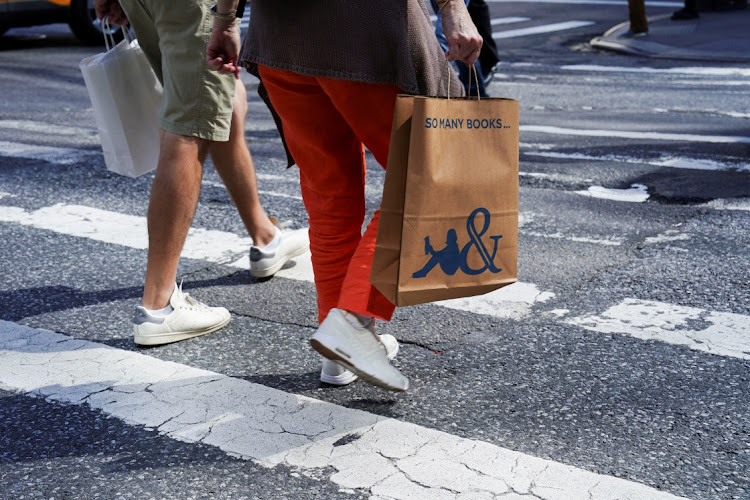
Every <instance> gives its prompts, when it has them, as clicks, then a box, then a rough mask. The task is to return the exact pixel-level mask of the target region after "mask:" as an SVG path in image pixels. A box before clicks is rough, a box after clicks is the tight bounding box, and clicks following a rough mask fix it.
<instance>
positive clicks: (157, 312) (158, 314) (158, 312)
mask: <svg viewBox="0 0 750 500" xmlns="http://www.w3.org/2000/svg"><path fill="white" fill-rule="evenodd" d="M144 309H146V308H145V307H144ZM172 311H174V307H172V306H171V305H167V307H165V308H163V309H146V312H147V313H148V314H149V316H153V317H154V318H166V317H167V316H169V315H170V314H172Z"/></svg>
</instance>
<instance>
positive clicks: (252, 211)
mask: <svg viewBox="0 0 750 500" xmlns="http://www.w3.org/2000/svg"><path fill="white" fill-rule="evenodd" d="M246 117H247V92H246V91H245V86H244V84H243V83H242V81H241V80H239V79H236V80H235V92H234V100H233V102H232V123H231V128H230V131H229V140H228V141H227V142H213V143H211V146H210V148H209V154H210V156H211V161H212V162H213V165H214V167H215V168H216V171H217V172H218V174H219V176H220V177H221V180H222V181H223V182H224V184H225V185H226V187H227V191H228V192H229V195H230V196H231V197H232V201H234V204H235V206H236V207H237V210H238V211H239V213H240V217H241V218H242V221H243V222H244V223H245V227H247V231H248V233H249V234H250V237H251V238H252V239H253V247H255V249H254V250H253V249H251V260H250V272H251V274H252V275H253V276H256V277H268V276H271V275H273V274H274V273H275V272H276V271H278V270H279V269H281V267H282V266H283V265H284V264H285V263H286V262H287V261H288V260H289V259H291V258H293V257H297V256H298V255H301V254H303V253H305V252H306V251H307V249H308V247H309V243H308V239H307V231H306V230H304V229H300V230H297V231H282V230H281V229H280V228H279V227H277V226H276V225H274V223H273V222H272V221H271V219H270V218H269V217H268V215H267V214H266V211H265V210H264V209H263V205H262V204H261V202H260V196H259V194H258V182H257V178H256V175H255V165H254V163H253V158H252V155H251V154H250V150H249V149H248V147H247V141H246V140H245V118H246ZM256 255H257V256H258V257H259V258H258V257H256Z"/></svg>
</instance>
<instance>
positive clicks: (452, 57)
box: [438, 0, 483, 67]
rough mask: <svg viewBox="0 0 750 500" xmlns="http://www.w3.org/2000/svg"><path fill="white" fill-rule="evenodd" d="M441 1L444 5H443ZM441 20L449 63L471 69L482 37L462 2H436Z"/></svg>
mask: <svg viewBox="0 0 750 500" xmlns="http://www.w3.org/2000/svg"><path fill="white" fill-rule="evenodd" d="M443 1H444V2H445V3H443ZM438 5H441V6H442V7H441V10H440V14H441V16H442V19H443V32H444V33H445V39H446V40H447V41H448V52H446V53H445V55H446V56H447V57H448V60H449V61H461V62H463V63H464V64H466V65H467V66H469V67H471V66H472V65H473V64H474V62H475V61H476V60H477V58H478V57H479V52H480V51H481V49H482V43H483V40H482V36H481V35H480V34H479V32H478V31H477V27H476V26H474V22H473V21H472V20H471V16H470V15H469V11H468V10H467V9H466V4H465V3H464V1H463V0H438Z"/></svg>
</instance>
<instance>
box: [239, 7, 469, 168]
mask: <svg viewBox="0 0 750 500" xmlns="http://www.w3.org/2000/svg"><path fill="white" fill-rule="evenodd" d="M240 62H241V64H242V65H243V66H245V67H246V68H247V69H248V71H249V72H250V73H251V74H253V75H255V76H258V70H257V67H258V65H262V66H267V67H269V68H273V69H281V70H287V71H293V72H295V73H299V74H303V75H309V76H319V77H327V78H336V79H340V80H353V81H360V82H367V83H386V84H392V85H395V86H397V87H398V88H400V89H401V90H403V91H404V92H405V93H407V94H414V95H425V96H445V95H446V94H447V91H448V78H450V79H451V81H450V90H451V95H452V96H461V95H463V92H464V89H463V86H462V85H461V82H460V81H459V80H458V78H457V77H456V75H455V73H454V72H453V71H452V70H449V69H448V66H447V61H446V58H445V54H444V53H443V51H442V49H441V48H440V45H439V44H438V42H437V39H436V38H435V32H434V28H433V25H432V22H431V21H430V17H429V13H428V12H427V7H426V6H425V4H424V2H423V1H422V0H250V27H249V29H248V32H247V35H246V36H245V40H244V42H243V46H242V52H241V54H240ZM258 93H259V94H260V95H261V97H262V98H263V99H264V101H266V103H267V104H268V105H269V107H270V108H271V112H272V113H273V115H274V119H276V124H277V126H278V127H279V131H280V132H281V133H282V139H283V130H282V127H281V124H280V122H279V119H278V116H277V115H276V113H275V112H274V110H273V108H272V107H271V106H270V102H269V101H268V96H267V94H266V92H265V88H264V87H263V84H262V81H261V84H260V85H259V87H258ZM287 153H288V151H287ZM290 160H291V158H290Z"/></svg>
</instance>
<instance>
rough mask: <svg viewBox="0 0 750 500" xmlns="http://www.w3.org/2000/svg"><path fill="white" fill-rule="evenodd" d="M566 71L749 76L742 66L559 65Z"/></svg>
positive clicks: (749, 73) (746, 69) (749, 70)
mask: <svg viewBox="0 0 750 500" xmlns="http://www.w3.org/2000/svg"><path fill="white" fill-rule="evenodd" d="M560 69H562V70H567V71H591V72H598V73H602V72H603V73H653V74H666V75H695V76H750V69H748V68H742V67H726V68H725V67H716V66H714V67H711V66H707V67H701V66H677V67H674V68H649V67H647V66H646V67H644V66H640V67H628V66H603V65H598V64H568V65H563V66H560Z"/></svg>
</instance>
